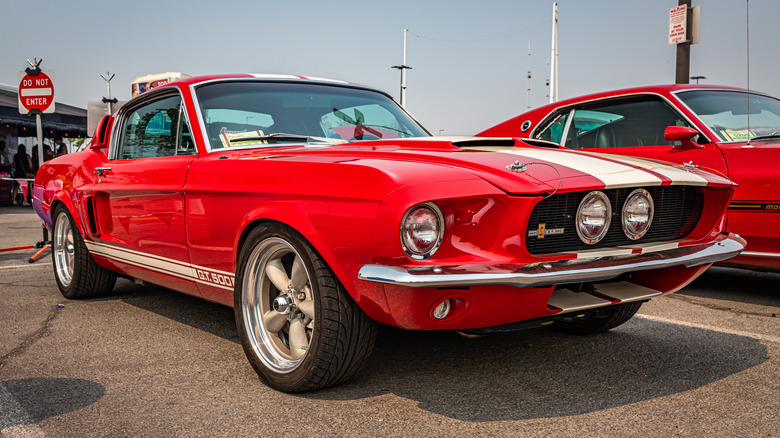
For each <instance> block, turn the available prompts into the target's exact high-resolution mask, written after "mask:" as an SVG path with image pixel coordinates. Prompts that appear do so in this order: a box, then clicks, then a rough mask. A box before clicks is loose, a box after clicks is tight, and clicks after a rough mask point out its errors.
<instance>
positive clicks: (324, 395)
mask: <svg viewBox="0 0 780 438" xmlns="http://www.w3.org/2000/svg"><path fill="white" fill-rule="evenodd" d="M120 291H121V289H120ZM126 291H127V292H128V293H130V292H132V293H130V294H129V295H125V296H124V297H122V298H121V299H122V301H124V302H126V303H128V304H130V305H133V306H137V307H140V308H143V309H146V310H148V311H151V312H154V313H156V314H159V315H161V316H163V317H166V318H170V319H173V320H175V321H178V322H181V323H183V324H188V325H190V326H192V327H195V328H197V329H200V330H203V331H205V332H208V333H211V334H213V335H215V336H219V337H221V338H224V339H227V340H230V341H232V342H236V343H238V342H239V340H238V336H237V334H236V328H235V323H234V319H233V311H232V309H229V308H227V307H224V306H221V305H218V304H213V303H207V302H205V301H203V300H200V299H197V298H193V297H188V296H186V295H181V294H178V293H175V292H172V291H169V290H167V289H164V288H158V287H155V286H147V287H141V288H139V287H137V286H134V285H132V284H130V285H129V286H128V287H127V289H126ZM133 291H134V292H133ZM768 358H769V356H768V353H767V349H766V347H765V346H764V345H762V344H761V343H760V342H759V341H758V340H756V339H753V338H749V337H745V336H738V335H733V334H727V333H722V332H716V331H711V330H705V329H700V328H694V327H687V326H681V325H676V324H671V323H664V322H658V321H653V320H649V319H644V318H634V319H632V320H630V321H629V322H627V323H626V324H624V325H622V326H620V327H618V328H616V329H614V330H612V331H610V332H607V333H602V334H598V335H594V336H588V337H579V336H569V335H563V334H559V333H556V332H553V331H550V330H546V329H541V330H528V331H522V332H515V333H506V334H497V335H491V336H482V337H466V336H462V335H460V334H458V333H455V332H418V331H405V330H400V329H394V328H391V327H387V326H382V327H381V329H380V331H379V338H378V341H377V349H376V351H375V353H374V355H373V356H372V357H371V358H370V359H369V360H368V361H367V363H366V364H365V367H364V368H363V369H362V371H360V372H359V373H358V375H356V376H355V377H354V378H352V379H351V380H350V381H348V382H347V383H346V384H344V385H341V386H337V387H335V388H330V389H326V390H321V391H315V392H311V393H305V394H299V395H296V397H303V398H306V399H312V400H338V401H341V400H360V399H366V398H371V397H377V396H383V395H386V394H395V395H397V396H400V397H404V398H407V399H410V400H413V401H415V402H416V403H417V404H418V406H419V407H420V408H421V409H425V410H427V411H430V412H434V413H437V414H440V415H444V416H447V417H450V418H454V419H458V420H461V421H474V422H483V421H503V420H519V419H533V418H547V417H558V416H565V415H579V414H584V413H588V412H594V411H599V410H603V409H609V408H613V407H617V406H623V405H627V404H631V403H636V402H639V401H643V400H649V399H653V398H658V397H663V396H667V395H671V394H676V393H680V392H683V391H688V390H691V389H696V388H699V387H702V386H704V385H707V384H710V383H712V382H716V381H718V380H721V379H724V378H726V377H728V376H731V375H733V374H736V373H739V372H742V371H745V370H747V369H749V368H751V367H754V366H757V365H759V364H761V363H763V362H765V361H767V360H768ZM257 384H258V385H261V383H260V382H259V381H258V382H257Z"/></svg>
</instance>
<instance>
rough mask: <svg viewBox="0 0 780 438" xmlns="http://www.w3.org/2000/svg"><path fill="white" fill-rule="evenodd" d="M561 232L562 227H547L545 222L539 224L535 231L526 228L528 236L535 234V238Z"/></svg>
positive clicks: (542, 237) (555, 234)
mask: <svg viewBox="0 0 780 438" xmlns="http://www.w3.org/2000/svg"><path fill="white" fill-rule="evenodd" d="M561 234H563V228H547V227H546V226H545V224H539V226H538V228H537V229H536V231H534V230H528V237H534V236H536V238H537V239H544V236H560V235H561Z"/></svg>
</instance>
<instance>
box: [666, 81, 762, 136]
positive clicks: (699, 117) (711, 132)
mask: <svg viewBox="0 0 780 438" xmlns="http://www.w3.org/2000/svg"><path fill="white" fill-rule="evenodd" d="M691 91H728V92H731V93H742V94H748V90H745V89H738V88H737V89H735V88H710V87H707V88H685V89H682V90H675V91H672V92H671V94H672V96H674V98H675V99H677V101H678V102H679V103H680V105H681V106H683V107H685V109H687V110H688V111H689V112H690V113H691V114H693V115H695V116H696V119H697V120H698V121H700V122H701V125H702V126H704V128H705V129H706V130H707V132H708V133H709V134H710V138H711V139H712V140H714V141H713V142H714V143H723V144H735V143H747V141H745V140H725V139H724V138H723V137H721V136H720V134H718V133H717V132H715V131H713V130H712V129H710V127H709V125H707V124H706V123H704V121H703V120H702V119H701V116H699V114H698V113H697V112H696V111H694V110H693V109H692V108H691V107H689V106H688V104H686V103H685V101H684V100H682V99H681V98H680V96H678V94H680V93H687V92H691ZM750 95H754V96H762V97H768V98H770V99H777V98H776V97H774V96H771V95H769V94H766V93H759V92H757V91H752V90H751V91H750Z"/></svg>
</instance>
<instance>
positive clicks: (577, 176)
mask: <svg viewBox="0 0 780 438" xmlns="http://www.w3.org/2000/svg"><path fill="white" fill-rule="evenodd" d="M266 153H267V151H266ZM273 155H274V157H275V158H279V159H281V158H287V159H293V160H306V161H310V160H312V161H319V162H323V161H328V162H342V163H343V162H346V161H349V162H351V163H353V164H363V165H366V166H373V167H376V168H379V169H383V170H385V171H386V172H388V173H393V174H394V175H396V176H398V177H399V178H403V179H405V180H409V179H410V178H411V179H414V178H416V179H421V180H423V181H424V180H425V179H426V178H427V179H428V180H430V178H432V177H433V175H434V173H431V172H434V171H433V170H432V169H431V172H425V171H424V170H421V169H424V168H425V167H426V166H425V165H428V166H436V167H439V168H442V167H445V168H447V169H448V170H449V171H450V172H449V173H448V176H450V177H451V176H452V175H453V174H455V173H460V174H462V171H468V172H469V173H471V174H472V175H474V176H477V177H479V178H482V179H484V180H485V181H487V182H489V183H491V184H493V185H495V186H496V187H498V188H500V189H502V190H504V191H506V192H508V193H512V194H549V193H552V192H568V191H583V190H603V189H610V188H621V187H637V186H654V185H695V186H707V185H709V186H724V187H730V186H731V185H732V183H731V182H730V181H729V180H727V179H725V178H722V177H720V176H716V175H713V174H710V173H708V172H704V171H701V170H699V169H696V168H695V167H690V168H686V167H684V166H679V165H673V164H671V163H662V162H658V161H653V160H647V159H640V158H633V157H617V156H614V155H606V154H595V153H585V152H579V151H572V150H567V149H557V148H546V147H536V146H532V145H530V144H528V143H524V142H523V141H522V140H520V139H517V138H479V137H447V138H444V137H426V138H409V139H389V140H375V141H366V142H355V143H345V144H338V145H329V146H314V147H312V146H306V147H301V146H297V147H282V148H279V149H277V150H276V151H275V152H274V154H273ZM428 168H430V167H428ZM404 169H406V172H405V170H404ZM442 170H443V169H442ZM458 171H460V172H458Z"/></svg>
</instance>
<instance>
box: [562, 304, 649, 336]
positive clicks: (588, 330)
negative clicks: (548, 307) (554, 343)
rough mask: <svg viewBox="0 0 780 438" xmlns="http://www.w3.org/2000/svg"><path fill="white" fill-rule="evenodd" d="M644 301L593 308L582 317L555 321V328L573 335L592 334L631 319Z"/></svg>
mask: <svg viewBox="0 0 780 438" xmlns="http://www.w3.org/2000/svg"><path fill="white" fill-rule="evenodd" d="M640 307H642V303H630V304H626V305H623V306H618V307H612V308H607V309H598V310H592V311H590V312H588V313H586V314H585V315H584V316H582V317H577V316H571V317H567V318H564V319H560V320H558V321H555V323H554V324H553V325H552V328H553V330H555V331H559V332H561V333H568V334H572V335H592V334H594V333H599V332H603V331H607V330H609V329H613V328H615V327H617V326H619V325H620V324H623V323H624V322H626V321H628V320H629V319H631V317H633V316H634V314H636V312H637V311H638V310H639V308H640Z"/></svg>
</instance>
